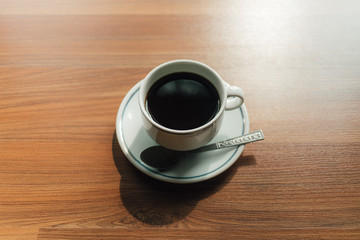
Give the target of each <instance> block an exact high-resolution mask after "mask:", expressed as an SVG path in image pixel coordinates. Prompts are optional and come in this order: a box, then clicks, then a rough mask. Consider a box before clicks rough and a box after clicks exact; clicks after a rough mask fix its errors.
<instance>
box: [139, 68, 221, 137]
mask: <svg viewBox="0 0 360 240" xmlns="http://www.w3.org/2000/svg"><path fill="white" fill-rule="evenodd" d="M146 107H147V111H148V112H149V113H150V115H151V117H152V118H153V119H154V120H155V121H156V122H157V123H159V124H160V125H162V126H165V127H167V128H171V129H176V130H188V129H194V128H197V127H200V126H202V125H204V124H206V123H207V122H209V121H210V120H211V119H212V118H213V117H214V116H215V115H216V113H217V112H218V111H219V107H220V100H219V94H218V92H217V90H216V88H215V87H214V86H213V85H212V84H211V83H210V82H209V81H208V80H207V79H206V78H204V77H202V76H200V75H197V74H194V73H189V72H177V73H172V74H169V75H166V76H164V77H162V78H161V79H159V80H158V81H157V82H156V83H155V84H154V85H153V86H152V87H151V88H150V90H149V91H148V94H147V98H146Z"/></svg>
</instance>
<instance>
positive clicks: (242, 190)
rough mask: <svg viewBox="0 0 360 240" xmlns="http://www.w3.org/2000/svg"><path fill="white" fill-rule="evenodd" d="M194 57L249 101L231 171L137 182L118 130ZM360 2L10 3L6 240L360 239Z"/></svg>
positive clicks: (0, 220) (0, 135)
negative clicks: (126, 107) (163, 77)
mask: <svg viewBox="0 0 360 240" xmlns="http://www.w3.org/2000/svg"><path fill="white" fill-rule="evenodd" d="M179 58H187V59H194V60H199V61H202V62H204V63H206V64H208V65H210V66H211V67H213V68H214V69H215V70H216V71H217V72H218V73H219V74H220V75H221V76H222V77H223V79H225V80H226V81H227V82H229V83H230V84H233V85H237V86H240V87H242V88H243V90H244V92H245V95H246V100H245V102H246V107H247V109H248V113H249V117H250V128H251V129H252V130H255V129H263V131H264V133H265V136H266V140H265V141H262V142H258V143H254V144H250V145H248V146H246V147H245V151H244V152H243V155H242V156H241V157H240V158H239V159H238V161H237V162H236V163H235V164H234V165H233V166H232V167H231V168H230V169H228V170H227V171H226V172H224V173H223V174H221V175H219V176H218V177H216V178H214V179H211V180H209V181H206V182H202V183H197V184H191V185H174V184H167V183H163V182H159V181H156V180H153V179H151V178H150V177H147V176H145V175H143V174H142V173H140V172H139V171H138V170H136V169H135V168H134V167H133V166H132V165H131V164H130V163H129V162H128V160H127V159H126V158H125V156H124V154H123V153H122V152H121V150H120V148H119V145H118V142H117V140H116V137H115V135H114V131H115V118H116V114H117V111H118V107H119V105H120V103H121V101H122V100H123V98H124V96H125V95H126V93H127V92H128V91H129V90H130V89H131V88H132V86H133V85H135V84H136V83H137V82H138V81H139V80H141V79H142V78H143V77H144V76H145V75H146V74H147V73H148V72H149V71H150V70H151V69H152V68H154V67H155V66H157V65H158V64H160V63H163V62H165V61H168V60H173V59H179ZM359 119H360V3H359V2H358V1H330V0H328V1H326V0H321V1H310V0H306V1H285V0H277V1H260V0H255V1H250V0H246V1H235V0H225V1H215V0H212V1H160V0H158V1H156V0H153V1H121V0H117V1H113V0H104V1H101V0H90V1H83V0H62V1H45V0H41V1H25V0H15V1H5V0H1V1H0V239H11V240H12V239H17V240H18V239H30V240H32V239H39V240H43V239H55V240H59V239H62V240H64V239H80V240H83V239H87V240H89V239H106V240H108V239H360V133H359V131H360V120H359Z"/></svg>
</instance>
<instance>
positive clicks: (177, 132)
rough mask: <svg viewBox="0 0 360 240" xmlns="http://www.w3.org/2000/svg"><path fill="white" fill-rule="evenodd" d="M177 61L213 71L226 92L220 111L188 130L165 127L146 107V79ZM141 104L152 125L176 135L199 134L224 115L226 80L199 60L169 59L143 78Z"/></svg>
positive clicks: (140, 94) (144, 114) (140, 93)
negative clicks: (205, 121)
mask: <svg viewBox="0 0 360 240" xmlns="http://www.w3.org/2000/svg"><path fill="white" fill-rule="evenodd" d="M177 63H191V64H194V65H199V66H201V67H203V68H206V69H207V70H208V71H209V72H211V74H212V75H214V76H215V78H216V79H217V80H218V81H219V82H220V83H221V85H222V86H223V89H222V90H223V91H224V93H223V94H222V95H223V99H220V103H221V105H220V108H219V110H218V112H217V113H216V115H215V116H214V117H213V118H212V119H211V120H210V121H208V122H207V123H205V124H204V125H202V126H200V127H197V128H191V129H186V130H178V129H172V128H168V127H165V126H163V125H161V124H159V123H157V122H156V121H155V120H154V119H153V118H152V117H151V116H150V115H149V113H148V112H147V111H146V109H145V98H146V93H145V92H144V91H145V89H144V88H143V86H144V85H143V84H144V82H145V81H148V80H149V79H150V77H151V76H152V75H153V74H154V73H155V72H156V71H158V70H159V69H161V68H163V67H165V66H167V65H170V64H177ZM215 88H216V90H217V91H219V89H218V88H217V87H215ZM139 105H140V109H141V112H142V114H143V116H145V118H146V119H147V120H148V121H149V122H150V123H151V125H152V126H154V127H155V128H157V129H159V130H161V131H163V132H167V133H171V134H174V135H188V134H197V133H198V132H199V131H201V130H205V129H207V128H208V127H210V126H211V125H212V124H213V123H214V122H215V121H216V120H217V119H219V117H220V116H221V115H222V113H223V112H224V111H225V105H226V94H225V84H224V81H223V80H222V78H221V77H220V76H219V74H218V73H217V72H216V71H215V70H214V69H212V68H211V67H209V66H208V65H206V64H204V63H202V62H199V61H195V60H190V59H177V60H172V61H168V62H165V63H162V64H160V65H158V66H157V67H155V68H154V69H152V70H151V71H150V72H149V73H148V74H147V75H146V77H145V78H144V79H143V80H142V83H141V85H140V92H139Z"/></svg>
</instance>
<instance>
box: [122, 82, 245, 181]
mask: <svg viewBox="0 0 360 240" xmlns="http://www.w3.org/2000/svg"><path fill="white" fill-rule="evenodd" d="M140 83H141V82H139V83H137V84H136V85H135V86H134V87H133V88H132V89H131V90H130V91H129V92H128V93H127V95H126V96H125V98H124V100H123V102H122V103H121V105H120V108H119V111H118V114H117V118H116V135H117V139H118V141H119V144H120V147H121V149H122V151H123V152H124V154H125V156H126V157H127V158H128V159H129V161H130V162H131V163H132V164H133V165H134V166H135V167H136V168H137V169H139V170H140V171H142V172H143V173H145V174H147V175H149V176H150V177H153V178H156V179H158V180H161V181H165V182H171V183H195V182H200V181H204V180H207V179H210V178H213V177H215V176H217V175H219V174H220V173H222V172H224V171H225V170H226V169H228V168H229V167H230V166H231V165H232V164H233V163H234V162H235V161H236V160H237V159H238V158H239V157H240V155H241V153H242V152H243V150H244V145H242V146H239V147H236V148H227V149H222V150H214V151H208V152H202V153H193V154H191V155H190V158H189V157H188V158H186V159H181V160H180V161H178V163H177V164H176V165H175V166H174V167H173V168H171V169H170V170H166V171H159V170H157V169H155V168H152V167H150V166H148V165H146V164H145V163H144V162H143V161H141V159H140V154H141V152H142V151H143V150H145V149H146V148H148V147H151V146H154V145H157V144H156V142H154V141H153V140H152V139H151V138H150V137H149V136H148V135H147V133H146V131H145V129H144V128H143V127H142V120H141V115H140V114H141V112H140V109H139V106H138V94H139V87H140ZM248 132H249V117H248V114H247V111H246V108H245V105H244V104H243V105H242V106H241V108H238V109H235V110H231V111H225V115H224V120H223V124H222V127H221V129H220V132H219V134H218V135H217V136H216V137H215V138H214V139H213V140H212V141H211V143H212V142H218V141H222V140H226V139H229V138H232V137H236V136H241V135H244V134H246V133H248ZM187 156H189V155H187Z"/></svg>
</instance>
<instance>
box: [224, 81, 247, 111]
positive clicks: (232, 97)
mask: <svg viewBox="0 0 360 240" xmlns="http://www.w3.org/2000/svg"><path fill="white" fill-rule="evenodd" d="M226 95H227V100H226V105H225V110H232V109H235V108H238V107H240V106H241V105H242V104H243V102H244V93H243V91H242V90H241V88H239V87H234V86H227V87H226Z"/></svg>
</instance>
